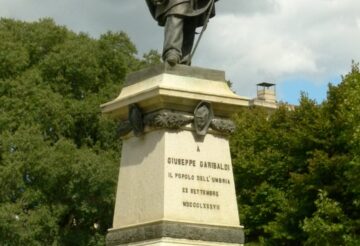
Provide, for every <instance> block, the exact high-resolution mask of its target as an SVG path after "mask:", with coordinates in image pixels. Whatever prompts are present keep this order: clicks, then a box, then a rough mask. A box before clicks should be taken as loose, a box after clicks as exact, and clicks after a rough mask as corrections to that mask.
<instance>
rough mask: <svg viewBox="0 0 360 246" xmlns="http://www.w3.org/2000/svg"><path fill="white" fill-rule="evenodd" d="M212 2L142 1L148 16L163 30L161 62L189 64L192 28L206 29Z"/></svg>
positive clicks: (191, 49)
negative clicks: (147, 9) (148, 13)
mask: <svg viewBox="0 0 360 246" xmlns="http://www.w3.org/2000/svg"><path fill="white" fill-rule="evenodd" d="M216 1H217V0H146V3H147V4H148V6H149V9H150V12H151V15H152V16H153V17H154V19H155V20H156V21H157V22H158V24H159V25H160V26H164V27H165V38H164V48H163V54H162V58H163V60H164V61H165V62H167V63H169V64H170V65H171V66H174V65H176V64H178V63H181V64H186V65H190V63H191V58H192V51H193V46H194V39H195V29H196V28H197V27H200V26H204V27H206V25H207V23H208V21H209V18H211V17H213V16H215V4H214V2H216ZM203 30H204V29H203ZM200 37H201V36H200ZM195 48H196V47H195Z"/></svg>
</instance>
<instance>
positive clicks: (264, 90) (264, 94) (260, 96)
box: [256, 82, 276, 103]
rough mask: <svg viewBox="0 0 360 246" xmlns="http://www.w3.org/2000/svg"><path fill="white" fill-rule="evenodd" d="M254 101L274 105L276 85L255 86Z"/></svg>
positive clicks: (263, 83) (263, 84)
mask: <svg viewBox="0 0 360 246" xmlns="http://www.w3.org/2000/svg"><path fill="white" fill-rule="evenodd" d="M256 100H260V101H265V102H269V103H276V85H275V84H272V83H268V82H262V83H259V84H257V98H256Z"/></svg>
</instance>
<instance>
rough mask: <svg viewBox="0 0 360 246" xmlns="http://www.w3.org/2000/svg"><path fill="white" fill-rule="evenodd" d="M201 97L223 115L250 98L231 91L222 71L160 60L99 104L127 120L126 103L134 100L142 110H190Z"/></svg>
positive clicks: (145, 111)
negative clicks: (168, 63) (107, 100)
mask: <svg viewBox="0 0 360 246" xmlns="http://www.w3.org/2000/svg"><path fill="white" fill-rule="evenodd" d="M201 101H206V102H209V103H211V104H212V108H213V110H214V115H215V116H217V117H225V118H226V117H230V116H231V115H232V114H233V113H235V112H237V111H239V110H240V108H242V107H248V106H249V99H247V98H244V97H239V96H237V95H236V94H235V93H234V92H233V91H231V89H230V88H229V86H228V85H227V83H226V82H225V78H224V72H222V71H216V70H209V69H203V68H194V67H188V66H182V65H177V66H175V67H173V68H169V67H168V66H166V65H163V64H161V65H158V66H155V67H151V68H148V69H145V70H143V71H139V72H136V73H134V74H132V75H129V77H128V85H125V86H124V87H123V89H122V90H121V93H120V95H119V96H118V97H117V98H116V99H115V100H113V101H111V102H108V103H105V104H103V105H101V108H102V112H103V113H106V114H109V115H111V116H112V117H115V118H117V119H119V120H127V117H128V108H129V107H128V106H129V105H131V104H134V103H136V104H137V105H138V106H139V107H140V108H141V109H142V112H143V113H144V114H147V113H151V112H154V111H158V110H162V109H167V110H177V111H182V112H187V113H193V112H194V109H195V108H196V106H197V105H198V103H199V102H201Z"/></svg>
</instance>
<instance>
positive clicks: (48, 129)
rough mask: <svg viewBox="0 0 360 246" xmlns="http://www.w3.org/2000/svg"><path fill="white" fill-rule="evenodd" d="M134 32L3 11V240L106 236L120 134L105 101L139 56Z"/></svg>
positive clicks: (150, 59) (139, 63) (93, 241)
mask: <svg viewBox="0 0 360 246" xmlns="http://www.w3.org/2000/svg"><path fill="white" fill-rule="evenodd" d="M135 55H136V48H135V46H134V45H133V44H132V43H131V42H130V40H129V38H128V37H127V35H126V34H125V33H121V32H120V33H112V32H108V33H106V34H104V35H102V36H101V37H100V38H99V39H93V38H90V37H89V36H88V35H86V34H82V33H81V34H76V33H73V32H71V31H69V30H67V29H66V28H64V27H59V26H57V25H55V23H54V22H53V21H52V20H51V19H43V20H40V21H38V22H34V23H26V22H20V21H14V20H11V19H1V20H0V105H1V106H0V187H1V189H0V245H6V246H11V245H104V244H105V241H104V240H105V237H104V236H105V234H106V231H107V229H108V228H110V227H111V223H112V213H113V205H114V195H115V186H116V181H117V173H118V162H119V161H118V160H119V153H120V152H119V148H120V145H121V143H120V141H119V139H118V137H117V136H116V127H117V126H116V122H115V121H113V120H111V119H108V118H106V117H104V116H102V115H101V113H100V108H99V105H100V104H101V103H104V102H107V101H109V100H111V99H113V98H114V97H116V96H117V94H118V93H119V91H120V89H121V86H122V84H123V81H124V78H125V76H126V74H127V73H128V72H131V71H134V70H136V69H140V68H142V67H144V66H147V65H149V64H152V63H156V62H157V60H156V55H157V54H156V52H154V51H152V52H151V53H150V54H149V55H147V57H145V59H143V60H139V59H137V58H136V56H135Z"/></svg>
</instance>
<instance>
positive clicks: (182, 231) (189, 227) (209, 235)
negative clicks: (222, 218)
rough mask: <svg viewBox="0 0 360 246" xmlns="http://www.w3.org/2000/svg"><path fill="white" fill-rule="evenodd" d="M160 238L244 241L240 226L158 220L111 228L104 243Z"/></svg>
mask: <svg viewBox="0 0 360 246" xmlns="http://www.w3.org/2000/svg"><path fill="white" fill-rule="evenodd" d="M160 238H173V239H188V240H196V241H205V242H206V241H207V242H217V243H231V244H237V245H240V244H243V243H244V231H243V229H242V228H240V227H220V226H209V225H201V224H189V223H180V222H173V221H159V222H155V223H150V224H145V225H140V226H134V227H128V228H123V229H116V230H111V231H109V233H108V235H107V237H106V244H107V245H108V246H117V245H121V244H129V243H134V242H142V241H149V240H154V239H160Z"/></svg>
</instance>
